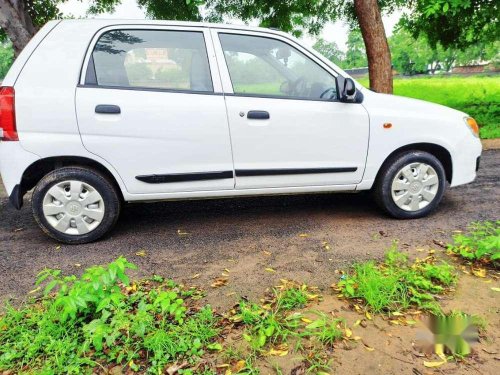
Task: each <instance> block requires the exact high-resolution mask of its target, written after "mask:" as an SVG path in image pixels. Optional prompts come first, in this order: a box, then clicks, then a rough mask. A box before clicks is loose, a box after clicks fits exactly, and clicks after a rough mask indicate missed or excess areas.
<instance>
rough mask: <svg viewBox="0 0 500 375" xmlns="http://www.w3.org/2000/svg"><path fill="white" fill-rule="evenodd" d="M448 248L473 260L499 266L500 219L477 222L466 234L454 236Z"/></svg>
mask: <svg viewBox="0 0 500 375" xmlns="http://www.w3.org/2000/svg"><path fill="white" fill-rule="evenodd" d="M448 249H449V250H450V251H452V252H453V253H454V254H457V255H459V256H460V257H462V258H464V259H467V260H470V261H472V262H481V263H483V264H487V265H492V266H495V267H498V265H499V264H500V220H497V221H483V222H475V223H472V224H470V225H469V227H468V232H467V233H466V234H457V235H455V236H453V244H451V245H448Z"/></svg>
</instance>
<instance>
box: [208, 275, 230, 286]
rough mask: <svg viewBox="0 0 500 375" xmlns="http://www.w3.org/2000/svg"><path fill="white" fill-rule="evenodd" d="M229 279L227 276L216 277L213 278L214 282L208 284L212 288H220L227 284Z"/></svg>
mask: <svg viewBox="0 0 500 375" xmlns="http://www.w3.org/2000/svg"><path fill="white" fill-rule="evenodd" d="M228 281H229V279H228V278H227V277H218V278H216V279H215V280H214V282H213V283H212V284H211V285H210V286H211V287H212V288H220V287H221V286H224V285H226V284H227V282H228Z"/></svg>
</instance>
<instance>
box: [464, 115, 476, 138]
mask: <svg viewBox="0 0 500 375" xmlns="http://www.w3.org/2000/svg"><path fill="white" fill-rule="evenodd" d="M464 120H465V123H466V124H467V126H468V127H469V129H470V130H471V132H472V134H474V135H475V136H476V137H479V125H478V124H477V122H476V120H474V119H473V118H472V117H466V118H464Z"/></svg>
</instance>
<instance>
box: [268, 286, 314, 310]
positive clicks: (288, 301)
mask: <svg viewBox="0 0 500 375" xmlns="http://www.w3.org/2000/svg"><path fill="white" fill-rule="evenodd" d="M276 293H277V303H278V304H279V308H280V309H282V310H295V309H299V308H303V307H305V306H306V305H307V302H308V300H309V298H308V294H307V292H306V287H305V285H303V286H302V287H300V288H290V289H285V290H284V291H283V292H281V293H278V292H276Z"/></svg>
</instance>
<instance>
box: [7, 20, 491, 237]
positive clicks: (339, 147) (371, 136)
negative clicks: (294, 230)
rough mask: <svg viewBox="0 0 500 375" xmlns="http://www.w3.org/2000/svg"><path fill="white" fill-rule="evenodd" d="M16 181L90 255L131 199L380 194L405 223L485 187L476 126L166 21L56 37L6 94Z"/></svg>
mask: <svg viewBox="0 0 500 375" xmlns="http://www.w3.org/2000/svg"><path fill="white" fill-rule="evenodd" d="M0 111H1V112H0V138H1V140H2V141H1V142H0V170H1V174H2V178H3V182H4V184H5V187H6V189H7V192H8V194H9V196H10V202H12V204H13V205H14V206H15V207H16V208H18V209H19V208H20V207H21V206H22V203H23V196H24V194H25V193H26V192H27V191H29V190H30V189H32V188H34V192H33V197H32V206H33V214H34V217H35V219H36V221H37V222H38V224H39V225H40V227H41V228H42V229H43V231H44V232H46V233H47V234H48V235H50V236H52V237H53V238H55V239H57V240H59V241H62V242H66V243H85V242H89V241H93V240H96V239H97V238H99V237H101V236H102V235H104V234H105V233H106V232H108V231H109V230H110V229H111V227H112V226H113V225H114V224H115V222H116V221H117V218H118V215H119V213H120V207H121V205H122V202H136V201H158V200H169V199H191V198H213V197H234V196H242V195H262V194H296V193H310V192H331V191H354V190H370V189H373V191H374V195H375V197H376V200H377V201H378V203H379V204H380V205H381V207H382V208H383V209H384V210H385V211H386V212H387V213H389V214H390V215H392V216H394V217H397V218H403V219H408V218H418V217H422V216H425V215H427V214H428V213H430V212H431V211H432V210H434V209H435V208H436V206H437V205H438V203H439V202H440V200H441V198H442V196H443V193H444V190H445V186H446V183H447V182H448V183H449V184H450V185H451V186H457V185H461V184H465V183H468V182H471V181H473V180H474V178H475V176H476V171H477V168H478V166H479V158H480V155H481V143H480V141H479V138H478V127H477V124H476V122H475V121H474V120H473V119H472V118H470V117H468V116H467V115H466V114H465V113H462V112H458V111H455V110H453V109H450V108H446V107H443V106H440V105H436V104H431V103H426V102H423V101H418V100H412V99H407V98H402V97H397V96H391V95H382V94H377V93H375V92H371V91H369V90H366V89H364V88H362V87H361V86H359V85H358V84H357V83H355V82H354V81H353V80H352V79H351V78H350V77H349V76H348V74H346V73H345V72H344V71H342V69H340V68H338V67H337V66H335V65H334V64H332V63H331V62H330V61H328V60H327V59H325V58H324V57H322V56H320V55H319V54H318V53H317V52H315V51H313V50H311V49H308V48H305V47H304V46H302V45H301V44H300V42H299V41H297V40H296V39H294V38H292V37H290V36H289V35H287V34H284V33H281V32H278V31H274V30H268V29H261V28H249V27H240V26H228V25H214V24H201V23H182V22H164V21H109V20H63V21H52V22H49V23H48V24H47V25H45V27H43V28H42V29H41V30H40V31H39V32H38V34H37V35H36V36H35V37H34V38H33V39H32V40H31V42H30V43H29V44H28V46H26V48H25V49H24V50H23V52H22V53H21V55H20V56H19V57H18V58H17V60H16V61H15V63H14V65H13V66H12V68H11V69H10V71H9V73H8V74H7V76H6V77H5V80H4V81H3V86H2V87H1V90H0Z"/></svg>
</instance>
